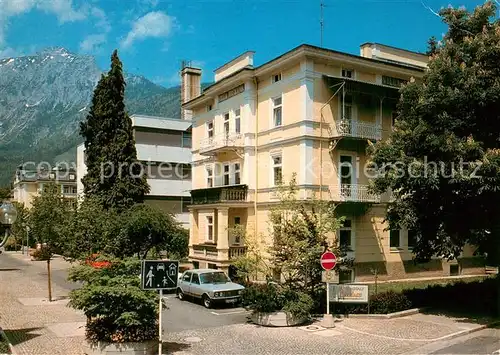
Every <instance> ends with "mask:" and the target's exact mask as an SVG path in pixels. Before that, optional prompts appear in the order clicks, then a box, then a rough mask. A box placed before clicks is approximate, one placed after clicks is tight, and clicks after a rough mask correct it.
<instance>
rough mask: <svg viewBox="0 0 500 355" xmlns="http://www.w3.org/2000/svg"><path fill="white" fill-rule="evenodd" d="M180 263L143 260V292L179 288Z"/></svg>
mask: <svg viewBox="0 0 500 355" xmlns="http://www.w3.org/2000/svg"><path fill="white" fill-rule="evenodd" d="M178 275H179V262H178V261H171V260H143V261H142V267H141V287H142V289H143V290H169V289H175V288H177V281H178V279H179V276H178Z"/></svg>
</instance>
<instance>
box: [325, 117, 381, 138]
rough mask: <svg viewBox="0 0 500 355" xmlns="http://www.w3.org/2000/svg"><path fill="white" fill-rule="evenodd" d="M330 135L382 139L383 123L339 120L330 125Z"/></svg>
mask: <svg viewBox="0 0 500 355" xmlns="http://www.w3.org/2000/svg"><path fill="white" fill-rule="evenodd" d="M330 136H331V137H355V138H364V139H374V140H380V139H382V125H379V124H375V123H368V122H360V121H352V120H339V121H336V122H335V123H334V124H332V125H330Z"/></svg>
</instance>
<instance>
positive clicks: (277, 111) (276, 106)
mask: <svg viewBox="0 0 500 355" xmlns="http://www.w3.org/2000/svg"><path fill="white" fill-rule="evenodd" d="M272 102H273V124H274V127H278V126H281V124H282V115H283V99H282V98H281V96H280V97H275V98H274V99H272Z"/></svg>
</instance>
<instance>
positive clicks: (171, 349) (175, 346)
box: [162, 341, 191, 354]
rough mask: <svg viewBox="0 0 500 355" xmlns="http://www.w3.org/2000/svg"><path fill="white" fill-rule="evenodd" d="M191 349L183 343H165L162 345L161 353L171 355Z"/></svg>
mask: <svg viewBox="0 0 500 355" xmlns="http://www.w3.org/2000/svg"><path fill="white" fill-rule="evenodd" d="M190 347H191V345H189V344H185V343H175V342H168V341H165V342H163V343H162V353H165V351H166V352H167V354H172V353H175V352H177V351H184V350H187V349H189V348H190Z"/></svg>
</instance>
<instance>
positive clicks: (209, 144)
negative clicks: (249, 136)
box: [199, 132, 244, 154]
mask: <svg viewBox="0 0 500 355" xmlns="http://www.w3.org/2000/svg"><path fill="white" fill-rule="evenodd" d="M243 145H244V137H243V134H242V133H237V132H224V133H221V134H216V135H215V136H212V137H208V138H205V139H202V140H201V141H200V145H199V152H200V154H214V153H217V152H221V151H224V150H228V149H230V150H233V149H240V148H243Z"/></svg>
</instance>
